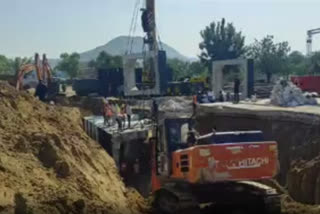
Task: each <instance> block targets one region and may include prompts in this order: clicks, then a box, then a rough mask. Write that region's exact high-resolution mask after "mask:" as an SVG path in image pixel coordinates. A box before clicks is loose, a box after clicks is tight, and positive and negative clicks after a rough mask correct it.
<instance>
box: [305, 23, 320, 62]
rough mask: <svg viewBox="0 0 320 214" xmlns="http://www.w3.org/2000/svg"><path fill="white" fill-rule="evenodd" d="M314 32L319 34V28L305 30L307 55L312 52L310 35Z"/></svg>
mask: <svg viewBox="0 0 320 214" xmlns="http://www.w3.org/2000/svg"><path fill="white" fill-rule="evenodd" d="M315 34H320V28H316V29H312V30H308V31H307V55H308V56H310V55H311V54H312V36H313V35H315Z"/></svg>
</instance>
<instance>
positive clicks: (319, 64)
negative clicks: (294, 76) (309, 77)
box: [309, 51, 320, 74]
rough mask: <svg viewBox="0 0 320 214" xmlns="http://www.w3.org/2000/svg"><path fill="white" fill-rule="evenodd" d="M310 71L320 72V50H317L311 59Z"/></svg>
mask: <svg viewBox="0 0 320 214" xmlns="http://www.w3.org/2000/svg"><path fill="white" fill-rule="evenodd" d="M309 71H310V73H312V74H314V73H320V51H318V52H315V53H313V54H312V56H311V57H310V59H309Z"/></svg>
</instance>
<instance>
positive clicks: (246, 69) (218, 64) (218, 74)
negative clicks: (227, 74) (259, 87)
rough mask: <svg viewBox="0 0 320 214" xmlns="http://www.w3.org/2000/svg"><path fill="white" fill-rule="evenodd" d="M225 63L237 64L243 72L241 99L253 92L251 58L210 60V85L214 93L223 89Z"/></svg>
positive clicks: (216, 93)
mask: <svg viewBox="0 0 320 214" xmlns="http://www.w3.org/2000/svg"><path fill="white" fill-rule="evenodd" d="M227 65H237V66H239V68H240V71H241V73H243V74H244V75H243V78H244V81H243V82H242V84H243V85H244V87H243V89H242V97H241V98H242V99H244V98H249V97H251V96H252V95H253V92H254V73H253V60H252V59H231V60H218V61H213V62H212V76H211V87H212V90H213V91H214V93H215V95H216V96H218V94H219V92H220V91H221V90H222V89H223V77H224V74H223V68H224V67H225V66H227Z"/></svg>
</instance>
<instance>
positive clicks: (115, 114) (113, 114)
mask: <svg viewBox="0 0 320 214" xmlns="http://www.w3.org/2000/svg"><path fill="white" fill-rule="evenodd" d="M109 103H110V106H111V111H112V117H111V121H112V125H114V124H115V123H116V118H117V108H116V104H115V103H114V102H111V101H109Z"/></svg>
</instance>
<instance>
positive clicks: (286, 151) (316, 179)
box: [196, 106, 320, 204]
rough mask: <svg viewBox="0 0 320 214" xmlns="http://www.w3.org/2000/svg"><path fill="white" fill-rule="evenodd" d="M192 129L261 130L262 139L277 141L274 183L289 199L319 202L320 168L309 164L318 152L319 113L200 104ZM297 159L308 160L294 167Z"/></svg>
mask: <svg viewBox="0 0 320 214" xmlns="http://www.w3.org/2000/svg"><path fill="white" fill-rule="evenodd" d="M198 111H199V112H201V113H200V114H198V116H197V122H196V128H197V130H198V131H199V133H200V134H206V133H208V132H210V131H212V128H216V129H217V131H232V130H239V131H242V130H243V131H245V130H261V131H263V133H264V136H265V140H267V141H268V140H271V141H277V143H278V151H279V161H280V171H279V174H278V176H277V178H276V179H277V180H278V182H279V183H280V184H281V185H282V186H284V187H286V188H287V189H288V192H289V193H290V195H291V196H292V197H293V199H295V200H297V201H299V202H303V203H308V204H316V203H320V195H319V191H317V189H319V188H320V173H319V172H320V171H319V170H318V169H319V168H320V167H318V165H311V163H313V162H315V160H317V156H318V155H319V153H320V138H319V137H320V126H319V118H320V117H319V116H318V115H316V114H300V113H297V112H285V113H284V112H269V113H261V112H260V113H257V112H256V111H250V109H246V110H239V109H231V108H230V109H224V110H221V108H209V107H205V106H203V107H200V109H199V110H198ZM299 161H304V162H308V161H309V162H311V163H309V162H308V163H307V164H305V165H303V166H301V169H299V170H294V167H296V163H297V162H299Z"/></svg>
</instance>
